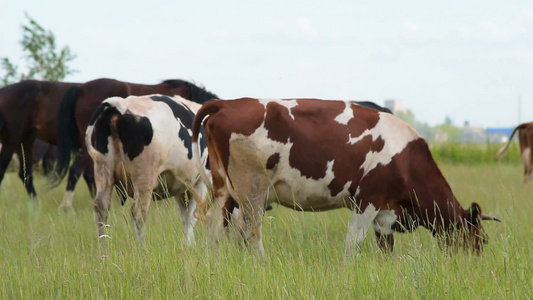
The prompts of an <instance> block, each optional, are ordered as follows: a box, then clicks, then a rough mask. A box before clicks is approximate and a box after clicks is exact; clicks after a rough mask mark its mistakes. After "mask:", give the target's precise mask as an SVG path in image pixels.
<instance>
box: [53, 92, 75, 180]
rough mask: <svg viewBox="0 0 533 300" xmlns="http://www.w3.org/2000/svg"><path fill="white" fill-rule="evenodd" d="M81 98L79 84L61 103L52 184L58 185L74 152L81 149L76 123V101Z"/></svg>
mask: <svg viewBox="0 0 533 300" xmlns="http://www.w3.org/2000/svg"><path fill="white" fill-rule="evenodd" d="M79 98H80V88H79V87H77V86H74V87H71V88H69V89H68V90H67V92H66V93H65V95H64V96H63V98H62V99H61V103H60V105H59V115H58V121H57V124H58V126H57V163H56V165H55V168H54V172H53V173H52V174H54V175H53V177H52V180H51V181H52V185H53V186H57V185H59V183H61V181H62V180H63V178H65V176H66V175H67V171H68V169H69V167H70V161H71V159H72V156H73V154H78V152H79V151H80V150H81V145H80V135H79V133H78V126H77V125H76V115H75V109H76V103H77V102H78V99H79Z"/></svg>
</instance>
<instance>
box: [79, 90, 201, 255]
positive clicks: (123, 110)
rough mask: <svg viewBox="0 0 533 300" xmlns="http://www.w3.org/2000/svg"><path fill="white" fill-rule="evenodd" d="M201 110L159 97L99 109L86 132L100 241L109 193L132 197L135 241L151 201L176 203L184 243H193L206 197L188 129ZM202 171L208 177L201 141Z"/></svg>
mask: <svg viewBox="0 0 533 300" xmlns="http://www.w3.org/2000/svg"><path fill="white" fill-rule="evenodd" d="M200 107H201V105H200V104H198V103H195V102H192V101H188V100H186V99H184V98H182V97H179V96H175V97H168V96H162V95H148V96H129V97H127V98H121V97H112V98H108V99H107V100H105V101H104V102H102V104H101V105H100V106H99V107H98V109H97V110H96V112H95V114H94V115H93V117H92V120H91V122H90V124H89V126H88V128H87V132H86V136H85V138H86V144H87V150H88V152H89V154H90V156H91V158H92V159H93V161H94V171H95V180H96V197H95V199H94V217H95V222H96V227H97V229H98V236H99V238H104V237H108V236H107V235H106V234H105V232H104V229H105V227H106V226H108V225H106V224H107V217H108V211H109V206H110V198H111V192H112V190H113V187H117V189H119V190H120V192H123V193H124V194H125V195H128V196H130V197H133V201H134V203H133V205H132V217H133V220H134V224H135V229H136V232H137V237H138V238H139V241H141V242H143V231H144V222H145V219H146V215H147V212H148V209H149V207H150V203H151V202H152V199H154V198H156V199H158V198H159V199H161V198H169V197H174V198H175V200H176V203H177V204H178V207H179V209H180V213H181V218H182V222H183V226H184V228H185V235H186V239H187V243H188V244H189V245H190V244H192V243H193V242H194V233H193V227H194V225H195V223H196V218H195V216H194V211H195V208H196V201H195V199H197V198H198V197H204V196H205V195H206V186H205V184H204V183H203V182H202V181H201V180H199V175H198V169H197V167H196V163H195V162H194V161H193V159H192V152H191V126H192V122H193V119H194V115H195V112H196V111H198V109H199V108H200ZM201 140H202V142H201V144H202V145H201V148H202V163H201V165H202V168H204V171H205V172H208V170H207V169H208V166H207V151H203V150H204V149H205V141H204V140H203V138H201Z"/></svg>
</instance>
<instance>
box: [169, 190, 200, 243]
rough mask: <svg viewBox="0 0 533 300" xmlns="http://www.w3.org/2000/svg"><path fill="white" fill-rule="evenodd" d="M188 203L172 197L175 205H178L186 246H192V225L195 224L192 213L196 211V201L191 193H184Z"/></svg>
mask: <svg viewBox="0 0 533 300" xmlns="http://www.w3.org/2000/svg"><path fill="white" fill-rule="evenodd" d="M186 196H187V199H188V200H189V201H188V203H186V202H185V199H181V198H179V197H174V199H175V200H176V203H177V204H178V209H179V211H180V215H181V222H182V224H183V229H184V231H185V238H186V240H187V245H189V246H192V245H194V225H195V224H196V221H197V219H196V217H195V216H194V212H195V210H196V200H195V198H194V197H193V195H192V193H190V192H187V193H186Z"/></svg>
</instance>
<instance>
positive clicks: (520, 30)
mask: <svg viewBox="0 0 533 300" xmlns="http://www.w3.org/2000/svg"><path fill="white" fill-rule="evenodd" d="M459 32H460V34H461V36H463V37H464V38H470V39H480V40H495V41H501V40H509V39H513V38H517V37H520V36H522V35H523V34H524V33H526V30H525V28H524V27H523V26H521V25H519V24H506V25H501V24H497V23H495V22H492V21H481V22H479V23H477V24H475V25H466V26H463V27H462V28H461V29H460V30H459Z"/></svg>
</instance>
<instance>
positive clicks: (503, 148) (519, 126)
mask: <svg viewBox="0 0 533 300" xmlns="http://www.w3.org/2000/svg"><path fill="white" fill-rule="evenodd" d="M526 125H527V124H526V123H524V124H520V125H518V126H516V127H515V128H514V130H513V133H511V136H510V137H509V141H507V144H505V146H503V147H501V148H500V150H498V152H497V153H496V157H497V158H498V159H500V158H502V156H503V155H504V154H505V152H507V149H508V148H509V146H510V145H511V143H512V142H513V136H514V135H515V133H516V132H517V131H518V130H520V129H523V128H524V127H525V126H526Z"/></svg>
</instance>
